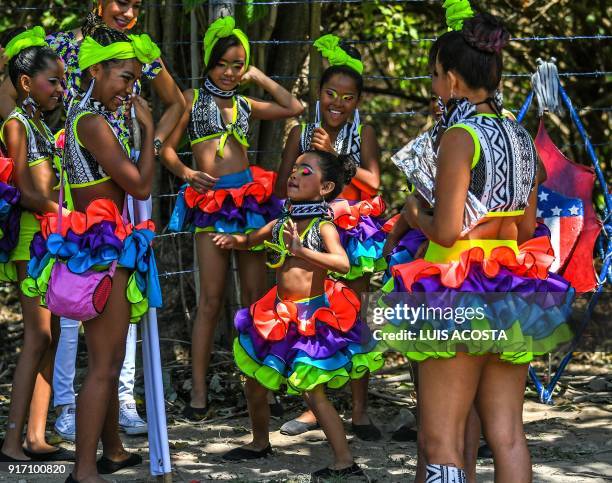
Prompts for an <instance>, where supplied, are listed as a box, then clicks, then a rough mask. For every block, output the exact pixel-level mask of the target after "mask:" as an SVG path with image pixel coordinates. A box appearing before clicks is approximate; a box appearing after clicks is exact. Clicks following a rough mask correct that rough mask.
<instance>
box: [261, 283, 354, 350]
mask: <svg viewBox="0 0 612 483" xmlns="http://www.w3.org/2000/svg"><path fill="white" fill-rule="evenodd" d="M325 293H326V294H327V298H328V299H329V307H320V308H318V309H317V310H315V312H314V313H313V314H312V316H311V317H310V318H309V319H307V320H300V319H299V317H298V307H297V305H298V303H299V302H292V301H288V300H283V301H281V302H279V301H278V299H277V288H276V287H274V288H272V290H270V291H269V292H268V293H267V294H266V295H264V296H263V297H262V298H261V299H259V300H258V301H257V302H255V303H254V304H253V305H251V308H250V312H251V317H252V318H253V325H254V326H255V328H256V329H257V331H258V332H259V334H260V335H261V336H262V337H263V338H265V339H266V340H271V341H277V340H282V339H283V338H284V337H285V335H286V334H287V331H288V330H289V325H290V324H291V323H294V324H296V325H297V330H298V332H300V333H301V334H303V335H305V336H313V335H315V330H316V324H317V323H323V324H327V325H329V326H330V327H333V328H334V329H337V330H339V331H341V332H348V331H349V330H350V329H351V328H352V327H353V325H355V323H356V321H357V316H358V314H359V307H360V305H361V304H360V301H359V298H358V297H357V295H356V294H355V292H353V291H352V290H351V289H350V288H348V287H347V286H346V285H344V284H342V283H340V282H337V281H333V280H326V281H325Z"/></svg>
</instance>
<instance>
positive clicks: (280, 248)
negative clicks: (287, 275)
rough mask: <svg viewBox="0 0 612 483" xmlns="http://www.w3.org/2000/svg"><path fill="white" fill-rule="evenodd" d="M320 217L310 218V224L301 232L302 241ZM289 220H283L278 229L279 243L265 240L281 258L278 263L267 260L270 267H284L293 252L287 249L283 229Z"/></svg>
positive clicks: (265, 243) (266, 244)
mask: <svg viewBox="0 0 612 483" xmlns="http://www.w3.org/2000/svg"><path fill="white" fill-rule="evenodd" d="M318 219H319V218H313V219H312V220H310V222H309V223H308V226H307V227H306V228H305V229H304V231H302V233H301V234H300V241H302V242H303V241H304V237H305V236H306V234H307V233H308V232H309V231H310V229H311V228H312V227H313V226H314V224H315V223H316V222H317V220H318ZM286 222H287V220H285V221H283V223H282V224H281V227H280V228H279V230H278V233H279V236H278V243H272V242H270V241H268V240H265V241H264V246H265V247H266V248H268V249H270V250H272V251H275V252H277V253H278V254H279V256H280V258H279V260H278V262H276V263H269V262H266V265H267V266H268V267H270V268H279V267H282V266H283V265H284V263H285V259H286V258H287V255H289V256H291V254H290V253H289V250H287V245H285V237H284V236H283V230H284V228H285V223H286Z"/></svg>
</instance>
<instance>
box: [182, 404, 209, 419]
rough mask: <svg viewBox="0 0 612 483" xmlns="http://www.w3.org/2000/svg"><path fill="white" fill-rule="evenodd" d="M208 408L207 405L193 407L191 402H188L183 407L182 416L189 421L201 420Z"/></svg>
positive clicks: (206, 414) (206, 413)
mask: <svg viewBox="0 0 612 483" xmlns="http://www.w3.org/2000/svg"><path fill="white" fill-rule="evenodd" d="M209 410H210V408H209V407H208V406H206V407H203V408H194V407H193V406H192V405H191V404H189V405H187V406H185V408H184V409H183V417H184V418H185V419H188V420H189V421H194V422H198V421H202V420H203V419H205V418H206V416H208V411H209Z"/></svg>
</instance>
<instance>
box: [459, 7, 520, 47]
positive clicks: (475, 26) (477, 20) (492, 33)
mask: <svg viewBox="0 0 612 483" xmlns="http://www.w3.org/2000/svg"><path fill="white" fill-rule="evenodd" d="M461 34H462V35H463V38H464V39H465V41H466V42H467V43H468V44H469V45H470V46H472V47H474V48H475V49H478V50H480V51H482V52H488V53H490V54H501V52H502V49H503V48H504V47H505V46H506V45H507V44H508V41H509V40H510V33H509V32H508V31H507V30H506V29H505V27H504V24H503V22H502V21H501V20H499V19H498V18H497V17H495V16H493V15H490V14H488V13H481V14H478V15H476V16H475V17H473V18H470V19H467V20H465V21H464V23H463V28H462V29H461Z"/></svg>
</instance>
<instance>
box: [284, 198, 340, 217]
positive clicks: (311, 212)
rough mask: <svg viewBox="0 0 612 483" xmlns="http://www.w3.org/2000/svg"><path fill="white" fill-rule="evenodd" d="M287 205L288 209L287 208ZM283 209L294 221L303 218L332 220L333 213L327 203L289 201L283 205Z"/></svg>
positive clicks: (323, 201)
mask: <svg viewBox="0 0 612 483" xmlns="http://www.w3.org/2000/svg"><path fill="white" fill-rule="evenodd" d="M287 205H288V207H287ZM285 209H286V210H287V211H288V212H289V216H290V217H291V218H293V219H295V220H301V219H304V218H314V217H316V216H321V217H323V218H333V212H332V209H331V207H330V206H329V204H328V203H327V201H325V200H322V201H290V200H287V201H286V203H285Z"/></svg>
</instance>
